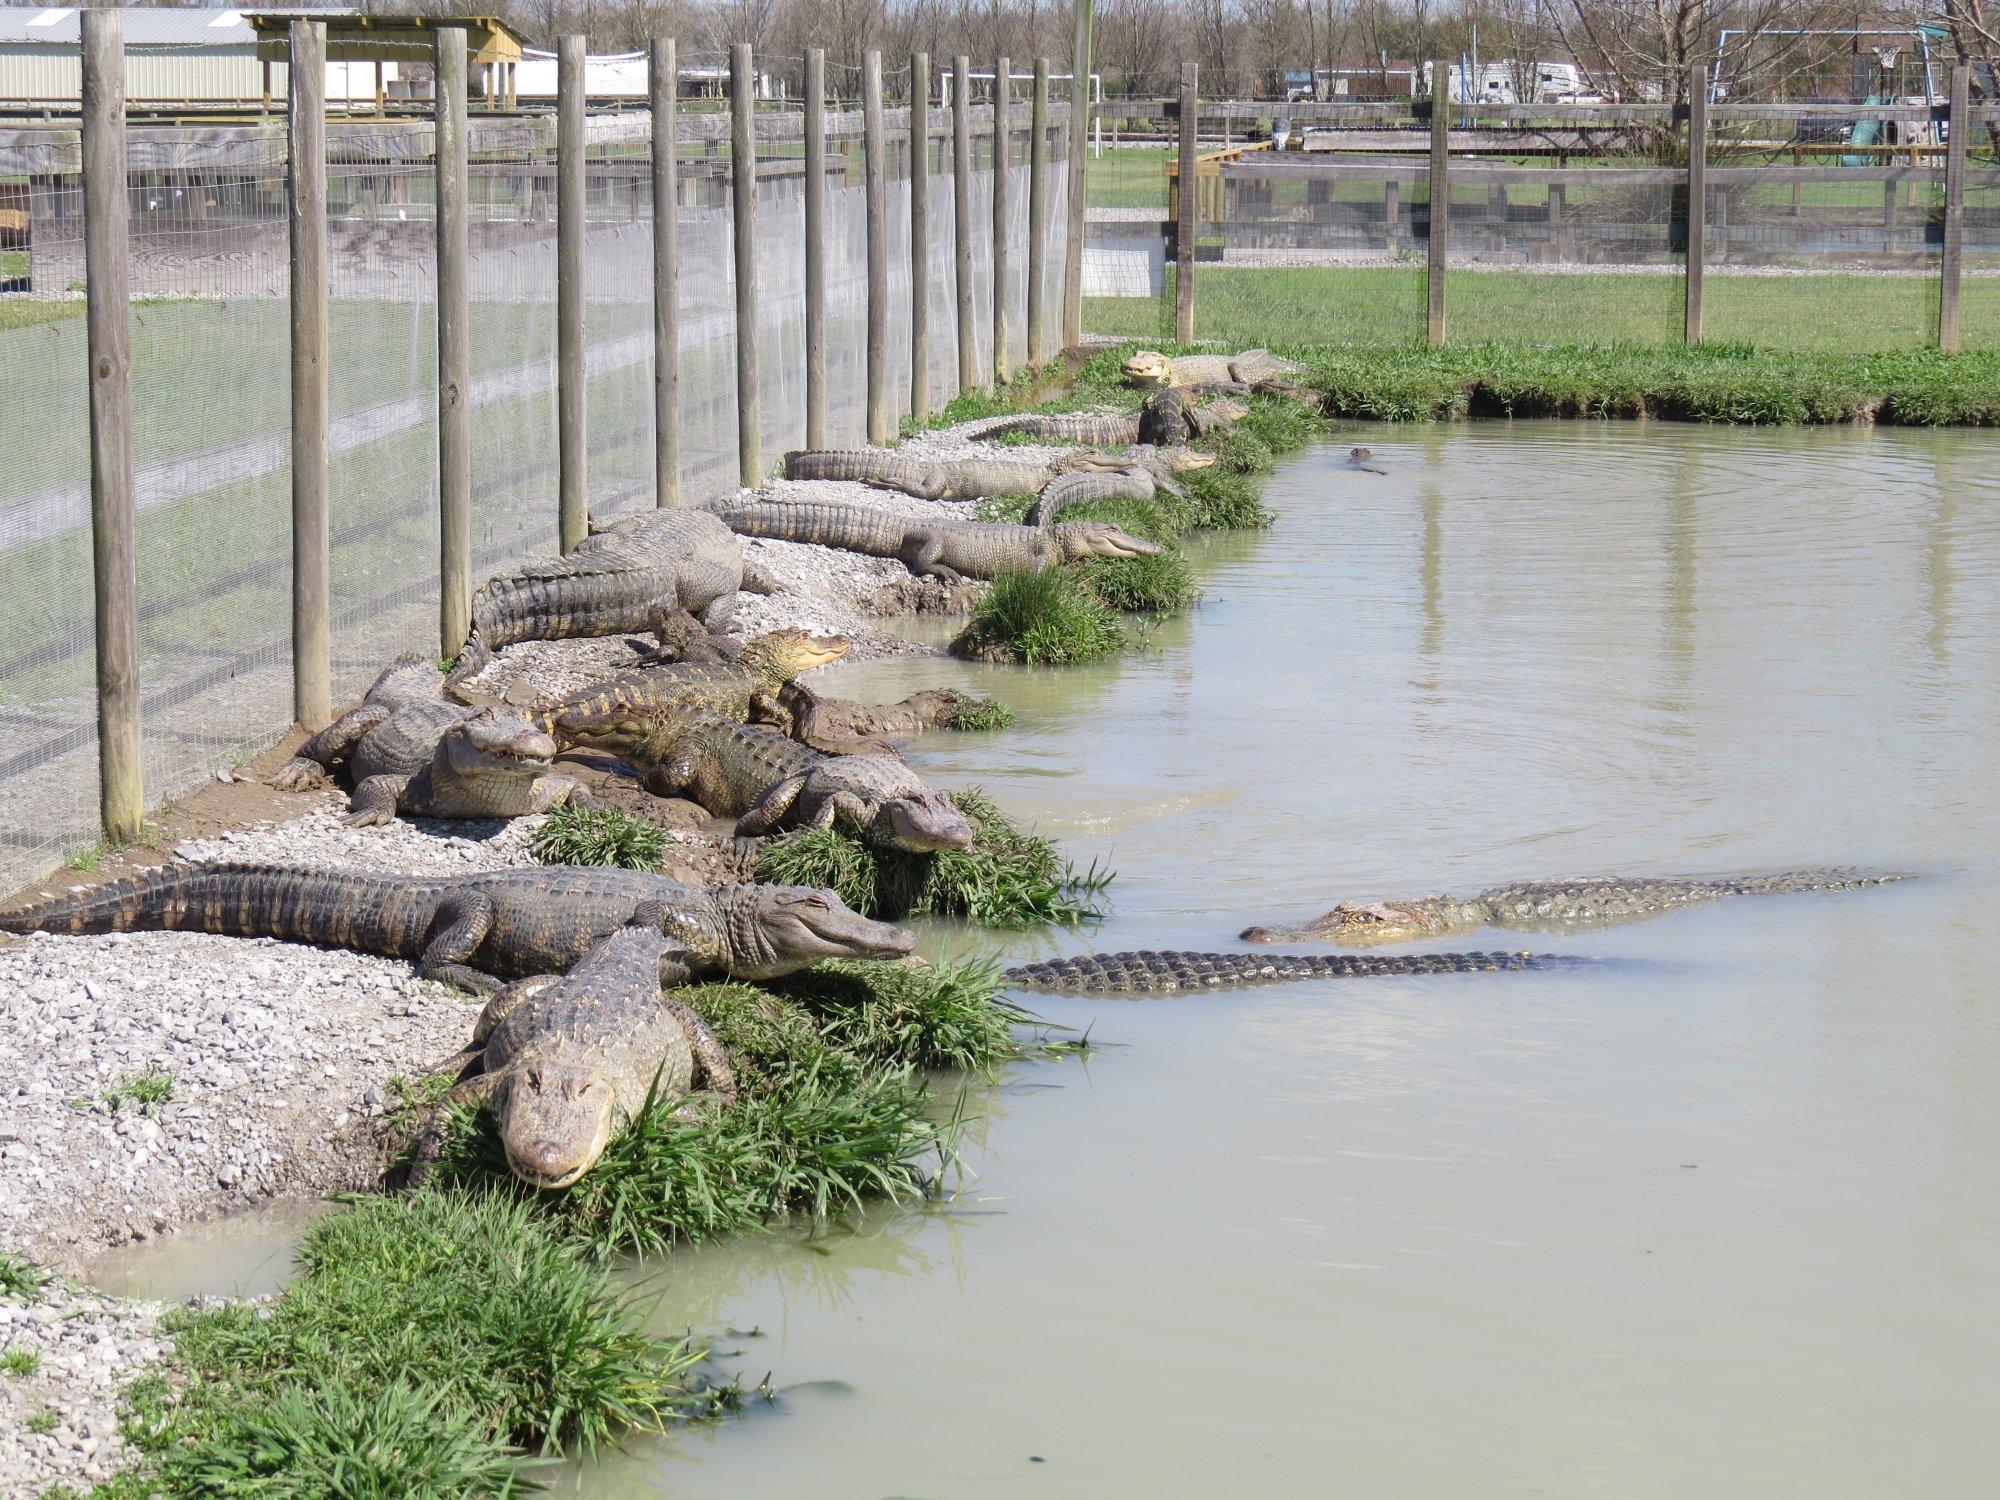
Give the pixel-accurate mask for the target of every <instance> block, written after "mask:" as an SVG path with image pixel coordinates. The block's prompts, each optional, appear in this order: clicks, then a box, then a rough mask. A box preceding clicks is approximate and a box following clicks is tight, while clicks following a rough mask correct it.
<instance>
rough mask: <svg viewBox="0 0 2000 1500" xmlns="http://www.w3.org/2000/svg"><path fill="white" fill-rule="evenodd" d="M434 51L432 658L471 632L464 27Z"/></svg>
mask: <svg viewBox="0 0 2000 1500" xmlns="http://www.w3.org/2000/svg"><path fill="white" fill-rule="evenodd" d="M432 36H433V38H434V39H435V45H436V48H437V57H436V66H437V101H436V109H437V122H436V141H437V330H438V653H439V654H440V655H441V656H456V655H458V652H459V649H460V648H461V647H462V646H464V644H465V638H466V636H467V635H468V634H469V633H470V632H471V630H472V408H471V406H470V405H469V402H470V400H471V396H472V344H471V339H470V337H469V329H468V324H469V322H470V314H469V312H468V311H467V305H466V297H467V277H468V271H467V261H468V259H469V256H470V250H469V246H468V243H467V238H466V234H467V230H466V181H467V177H468V175H469V173H468V168H467V166H466V141H465V62H466V53H465V49H466V41H465V28H464V27H463V26H440V27H439V28H438V29H437V30H436V31H435V32H433V33H432Z"/></svg>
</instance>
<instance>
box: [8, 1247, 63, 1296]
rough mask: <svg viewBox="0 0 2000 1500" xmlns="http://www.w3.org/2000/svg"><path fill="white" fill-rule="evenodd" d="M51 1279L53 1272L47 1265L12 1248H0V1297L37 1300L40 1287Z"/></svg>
mask: <svg viewBox="0 0 2000 1500" xmlns="http://www.w3.org/2000/svg"><path fill="white" fill-rule="evenodd" d="M53 1280H55V1272H53V1271H51V1270H50V1269H49V1268H48V1267H47V1266H44V1265H40V1264H37V1263H36V1262H35V1261H32V1260H29V1259H28V1257H27V1256H25V1255H16V1254H15V1253H14V1252H13V1251H12V1250H0V1297H4V1298H5V1299H6V1300H7V1301H9V1302H39V1301H41V1300H42V1288H43V1287H45V1286H47V1285H48V1284H49V1283H50V1282H51V1281H53Z"/></svg>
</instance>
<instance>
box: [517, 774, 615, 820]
mask: <svg viewBox="0 0 2000 1500" xmlns="http://www.w3.org/2000/svg"><path fill="white" fill-rule="evenodd" d="M602 805H603V804H601V803H600V802H599V801H598V800H597V799H596V798H595V797H593V796H591V795H590V793H589V791H588V790H586V789H585V787H584V784H583V783H582V782H580V781H578V780H577V779H576V778H575V777H574V776H537V777H536V778H535V784H534V787H533V788H532V789H531V790H530V791H529V793H528V811H529V812H530V813H545V812H547V811H548V810H549V809H550V808H552V807H578V808H585V807H600V806H602Z"/></svg>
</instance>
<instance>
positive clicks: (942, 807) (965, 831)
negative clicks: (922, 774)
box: [868, 790, 972, 854]
mask: <svg viewBox="0 0 2000 1500" xmlns="http://www.w3.org/2000/svg"><path fill="white" fill-rule="evenodd" d="M868 837H869V839H870V840H871V841H872V842H874V843H878V844H886V845H888V846H889V847H890V848H892V849H907V850H909V851H910V852H911V853H913V854H934V853H936V852H937V851H939V850H942V849H970V848H971V847H972V825H971V824H970V823H968V822H967V821H966V818H965V814H964V813H962V812H960V811H959V810H958V808H957V806H956V805H955V804H954V803H953V802H952V800H951V798H949V797H947V796H946V795H945V794H944V793H943V792H933V791H928V790H926V791H923V792H918V793H913V794H911V795H909V796H902V797H891V798H889V799H888V800H887V801H886V802H884V803H883V804H882V805H881V807H879V808H877V809H876V811H875V816H874V818H873V819H872V820H871V821H870V823H869V825H868Z"/></svg>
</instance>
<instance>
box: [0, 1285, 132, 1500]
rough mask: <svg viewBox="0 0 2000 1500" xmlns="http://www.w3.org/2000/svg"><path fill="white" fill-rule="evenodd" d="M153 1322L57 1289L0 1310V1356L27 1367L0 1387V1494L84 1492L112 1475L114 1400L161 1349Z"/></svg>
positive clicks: (116, 1451) (119, 1451) (127, 1308)
mask: <svg viewBox="0 0 2000 1500" xmlns="http://www.w3.org/2000/svg"><path fill="white" fill-rule="evenodd" d="M160 1312H161V1308H160V1307H159V1305H158V1304H156V1303H151V1302H125V1301H119V1300H116V1299H114V1298H110V1297H103V1296H100V1295H98V1294H97V1293H96V1292H91V1291H86V1290H82V1289H80V1288H76V1287H71V1286H68V1285H65V1284H64V1283H62V1282H61V1281H52V1282H50V1283H49V1284H48V1285H47V1286H45V1287H43V1288H42V1290H41V1292H40V1293H39V1294H38V1295H36V1296H34V1297H33V1298H31V1299H28V1300H27V1301H25V1303H23V1302H8V1301H0V1349H4V1350H5V1352H6V1353H7V1354H8V1355H11V1356H14V1357H15V1358H16V1359H20V1360H23V1361H25V1360H26V1359H27V1358H28V1357H29V1356H33V1358H34V1360H35V1367H34V1369H32V1370H30V1371H28V1372H27V1373H26V1374H9V1375H7V1376H5V1377H0V1494H6V1495H23V1496H25V1495H39V1494H42V1493H43V1492H44V1491H46V1490H47V1489H48V1488H49V1487H50V1486H51V1485H56V1484H66V1485H69V1486H71V1487H73V1488H76V1489H88V1488H89V1487H90V1486H91V1485H92V1484H94V1483H96V1482H97V1481H98V1480H100V1479H104V1478H107V1477H108V1476H109V1475H110V1474H111V1473H112V1472H113V1471H114V1470H116V1469H117V1468H119V1467H120V1466H121V1464H122V1463H123V1461H124V1458H125V1442H124V1439H123V1438H121V1437H120V1436H119V1435H118V1391H119V1389H120V1387H122V1386H123V1385H124V1384H125V1383H126V1382H127V1381H128V1380H129V1379H131V1377H132V1376H133V1375H134V1374H136V1373H137V1372H138V1371H139V1370H140V1369H142V1368H143V1367H144V1366H146V1365H149V1364H152V1363H153V1362H154V1361H156V1360H158V1359H159V1358H160V1357H161V1356H162V1355H164V1354H165V1353H166V1352H167V1350H168V1348H169V1347H170V1346H169V1345H168V1343H167V1342H166V1341H165V1340H164V1339H162V1338H161V1337H160V1335H159V1329H158V1320H159V1315H160Z"/></svg>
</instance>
